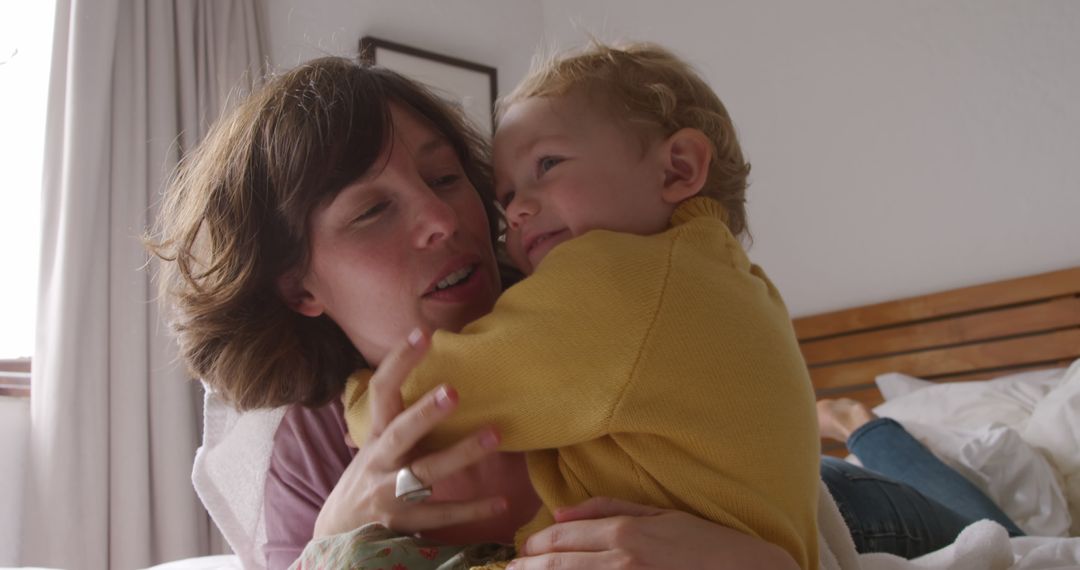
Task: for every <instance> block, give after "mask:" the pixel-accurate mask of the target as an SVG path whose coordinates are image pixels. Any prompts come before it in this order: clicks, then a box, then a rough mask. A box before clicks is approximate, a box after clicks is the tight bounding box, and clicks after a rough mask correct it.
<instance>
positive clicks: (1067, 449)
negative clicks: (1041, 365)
mask: <svg viewBox="0 0 1080 570" xmlns="http://www.w3.org/2000/svg"><path fill="white" fill-rule="evenodd" d="M1022 433H1023V436H1024V439H1026V440H1027V441H1028V442H1029V443H1031V444H1032V445H1034V446H1035V447H1037V448H1039V449H1041V450H1042V451H1043V452H1044V453H1045V454H1046V455H1047V456H1048V457H1049V458H1050V460H1051V462H1052V463H1053V464H1054V465H1055V466H1056V467H1057V469H1058V471H1059V472H1060V473H1061V476H1062V478H1063V479H1064V487H1065V496H1066V497H1067V498H1068V500H1069V507H1070V512H1071V513H1072V518H1073V526H1072V529H1071V532H1072V534H1073V536H1080V360H1077V361H1076V362H1073V364H1072V366H1070V367H1069V369H1068V370H1067V371H1066V372H1065V379H1064V380H1063V381H1062V382H1061V384H1060V385H1059V386H1058V387H1057V388H1055V389H1054V390H1053V391H1051V392H1050V393H1049V394H1047V395H1046V397H1045V398H1043V400H1042V401H1041V402H1039V405H1037V406H1036V407H1035V410H1034V411H1033V412H1032V414H1031V419H1030V420H1029V421H1028V422H1027V425H1026V426H1025V427H1024V430H1023V432H1022Z"/></svg>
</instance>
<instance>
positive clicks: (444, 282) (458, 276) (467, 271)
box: [435, 265, 476, 291]
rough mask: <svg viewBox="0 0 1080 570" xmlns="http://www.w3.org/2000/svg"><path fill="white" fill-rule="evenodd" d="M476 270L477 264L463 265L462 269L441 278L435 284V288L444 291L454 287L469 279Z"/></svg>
mask: <svg viewBox="0 0 1080 570" xmlns="http://www.w3.org/2000/svg"><path fill="white" fill-rule="evenodd" d="M474 271H476V266H475V265H469V266H466V267H462V268H461V269H458V270H457V271H455V272H453V273H451V274H450V275H447V276H446V277H443V278H442V279H440V280H439V282H438V283H436V284H435V290H436V291H442V290H444V289H449V288H450V287H453V286H455V285H457V284H458V283H461V282H462V281H464V280H466V279H468V278H469V276H471V275H472V274H473V272H474Z"/></svg>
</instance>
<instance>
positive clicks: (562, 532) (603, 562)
mask: <svg viewBox="0 0 1080 570" xmlns="http://www.w3.org/2000/svg"><path fill="white" fill-rule="evenodd" d="M555 520H556V521H558V522H557V523H556V524H554V525H552V526H550V527H548V528H546V529H544V530H542V531H540V532H538V533H536V534H534V535H532V536H531V537H529V540H528V541H526V543H525V547H524V548H523V550H522V552H521V553H520V554H521V555H522V557H521V558H518V559H516V560H514V561H513V562H512V563H511V564H510V567H509V568H508V569H507V570H531V569H537V570H539V569H546V568H559V569H560V570H574V569H578V568H582V569H585V568H620V569H631V568H639V569H644V568H650V569H656V568H716V569H724V568H732V569H734V568H739V569H754V568H762V569H764V568H769V569H792V570H798V565H797V564H795V561H794V560H792V558H791V557H790V556H789V555H788V554H787V552H785V551H784V550H782V549H781V548H780V547H778V546H776V545H774V544H771V543H768V542H765V541H763V540H760V539H757V538H754V537H751V536H748V535H745V534H742V533H740V532H737V531H734V530H732V529H730V528H727V527H723V526H720V525H718V524H715V523H712V522H709V521H706V520H704V519H700V518H697V517H695V516H693V515H689V514H687V513H684V512H682V511H672V510H666V509H659V508H656V507H647V506H644V505H638V504H634V503H628V502H626V501H619V500H616V499H608V498H604V497H598V498H593V499H589V500H588V501H585V502H583V503H581V504H579V505H575V506H573V507H567V508H562V509H558V510H557V511H555Z"/></svg>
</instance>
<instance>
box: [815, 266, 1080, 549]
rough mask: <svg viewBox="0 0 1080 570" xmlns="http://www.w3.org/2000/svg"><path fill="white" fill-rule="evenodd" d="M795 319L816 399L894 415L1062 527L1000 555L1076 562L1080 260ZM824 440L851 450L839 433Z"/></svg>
mask: <svg viewBox="0 0 1080 570" xmlns="http://www.w3.org/2000/svg"><path fill="white" fill-rule="evenodd" d="M794 326H795V331H796V335H797V337H798V339H799V343H800V348H801V350H802V352H803V355H804V358H805V359H806V362H807V366H808V368H809V369H810V375H811V379H812V382H813V385H814V389H815V392H816V394H817V397H818V398H819V399H822V398H852V399H855V400H858V401H861V402H863V403H865V404H867V405H868V406H870V407H873V408H874V410H875V412H876V413H877V414H878V415H881V416H887V417H893V418H894V419H896V420H898V421H900V423H902V424H903V425H904V426H905V427H906V428H907V429H908V431H910V432H911V433H912V434H913V435H915V437H916V438H917V439H919V440H920V441H922V442H923V443H924V444H926V445H927V446H928V447H929V448H930V449H931V450H932V451H933V452H934V453H935V454H936V455H938V456H939V457H940V458H942V460H944V461H945V462H946V463H948V464H949V465H951V466H953V467H954V468H955V469H957V470H958V471H960V472H961V473H962V474H964V475H965V476H966V477H967V478H968V479H970V480H972V481H973V482H975V483H976V485H977V486H979V487H981V488H982V489H983V490H984V491H985V492H986V493H987V494H988V495H989V496H990V497H991V498H992V499H994V500H995V502H997V503H998V504H999V505H1001V506H1002V508H1003V509H1004V510H1005V511H1006V513H1008V514H1009V515H1010V517H1011V518H1013V520H1015V521H1016V522H1017V523H1018V524H1019V525H1020V526H1021V528H1023V529H1024V530H1025V531H1027V532H1028V533H1029V534H1031V535H1033V536H1035V535H1037V536H1039V537H1054V538H1026V539H1022V540H1021V539H1014V540H1013V541H1011V542H1013V543H1014V546H1013V552H1012V554H1013V556H1014V557H1015V558H1016V561H1015V566H1004V567H1015V568H1051V567H1069V568H1073V567H1080V538H1075V537H1078V536H1080V267H1073V268H1068V269H1063V270H1059V271H1053V272H1048V273H1042V274H1039V275H1033V276H1029V277H1022V278H1016V279H1008V280H1004V281H998V282H994V283H988V284H984V285H977V286H972V287H965V288H961V289H954V290H949V291H943V292H938V293H933V294H929V295H922V296H917V297H911V298H907V299H901V300H896V301H889V302H885V303H878V304H874V305H868V306H864V307H855V308H851V309H845V310H840V311H835V312H830V313H825V314H820V315H812V316H808V317H803V318H798V319H795V320H794ZM822 452H823V453H826V454H829V455H834V456H840V457H844V456H847V457H848V458H849V459H852V460H854V459H853V458H851V457H850V456H848V455H847V450H846V449H845V448H844V446H843V444H842V443H839V442H835V441H829V440H822ZM856 461H857V460H856ZM1070 537H1071V538H1070ZM1033 549H1034V550H1038V549H1042V551H1041V553H1040V554H1038V555H1036V554H1034V550H1033ZM1040 559H1041V562H1040V561H1039V560H1040ZM1059 563H1060V564H1059ZM928 567H935V568H936V567H947V565H933V564H932V565H929V566H928Z"/></svg>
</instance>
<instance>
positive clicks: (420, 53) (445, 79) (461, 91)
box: [360, 36, 498, 135]
mask: <svg viewBox="0 0 1080 570" xmlns="http://www.w3.org/2000/svg"><path fill="white" fill-rule="evenodd" d="M360 60H361V61H364V62H367V63H373V64H376V65H379V66H382V67H385V68H387V69H392V70H394V71H396V72H398V73H401V74H402V75H405V76H407V77H409V78H411V79H415V80H417V81H419V82H421V83H423V84H425V85H427V86H428V87H431V88H432V89H433V90H434V91H435V92H436V93H437V94H438V95H440V96H442V97H444V98H446V99H447V100H448V101H450V102H451V103H452V104H454V105H457V106H459V107H460V108H461V109H462V110H463V111H464V112H465V115H466V116H467V117H468V118H469V120H470V121H472V123H473V124H474V125H476V127H477V128H478V129H480V132H482V133H485V134H488V135H491V134H493V133H494V125H495V121H494V115H495V99H496V97H497V96H498V71H496V69H495V68H494V67H491V66H488V65H484V64H481V63H476V62H473V61H467V60H464V59H460V58H456V57H451V56H448V55H445V54H441V53H436V52H432V51H427V50H422V49H419V48H415V47H412V46H407V45H403V44H399V43H396V42H391V41H387V40H384V39H380V38H374V37H371V36H364V37H362V38H360Z"/></svg>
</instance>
